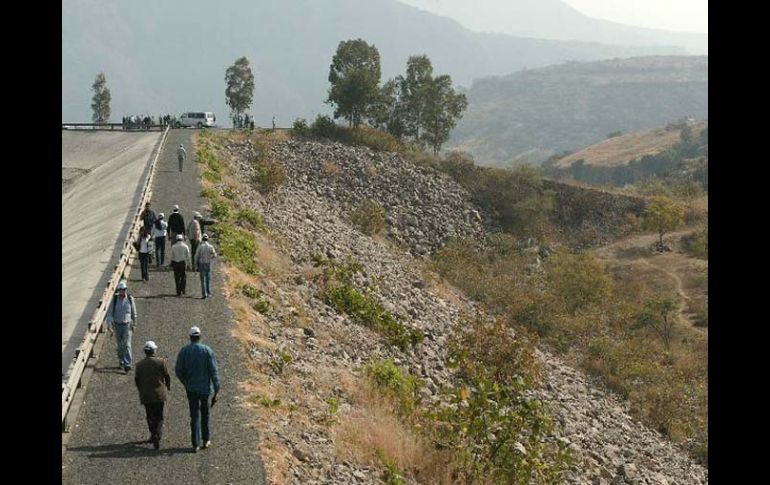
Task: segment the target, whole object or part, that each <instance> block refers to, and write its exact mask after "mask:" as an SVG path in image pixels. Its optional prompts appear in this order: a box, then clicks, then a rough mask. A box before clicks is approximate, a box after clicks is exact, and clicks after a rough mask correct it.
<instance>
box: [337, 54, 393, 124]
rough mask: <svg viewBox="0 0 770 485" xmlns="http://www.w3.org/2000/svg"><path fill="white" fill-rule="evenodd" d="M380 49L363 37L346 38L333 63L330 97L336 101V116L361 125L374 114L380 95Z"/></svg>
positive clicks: (349, 122)
mask: <svg viewBox="0 0 770 485" xmlns="http://www.w3.org/2000/svg"><path fill="white" fill-rule="evenodd" d="M380 76H381V68H380V53H379V51H378V50H377V48H376V47H375V46H374V45H369V44H367V43H366V42H365V41H364V40H362V39H356V40H347V41H342V42H340V43H339V45H338V46H337V52H336V53H335V54H334V57H333V58H332V63H331V66H329V82H330V83H331V88H329V97H328V99H327V100H326V102H327V103H329V104H333V105H336V107H335V110H334V118H335V119H337V118H340V117H342V118H345V119H346V120H347V121H348V125H350V126H358V125H359V124H360V123H361V121H363V119H364V118H365V117H370V116H372V114H373V113H372V112H373V110H374V109H375V108H376V106H377V103H378V102H379V101H380V100H381V98H380V94H381V93H380V90H379V87H378V86H379V83H380Z"/></svg>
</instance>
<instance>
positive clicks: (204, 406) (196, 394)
mask: <svg viewBox="0 0 770 485" xmlns="http://www.w3.org/2000/svg"><path fill="white" fill-rule="evenodd" d="M174 370H175V373H176V376H177V378H178V379H179V380H180V381H181V382H182V384H183V385H184V387H185V390H186V391H187V401H188V403H189V404H190V436H191V440H192V448H193V453H197V452H198V450H199V449H200V448H208V447H210V446H211V431H210V429H209V408H213V407H214V404H216V402H217V395H218V394H219V367H218V366H217V358H216V356H215V355H214V351H213V350H211V347H209V346H208V345H204V344H202V343H201V329H200V328H198V327H192V328H191V329H190V343H189V344H187V345H185V346H184V347H182V349H181V350H180V351H179V354H178V355H177V356H176V367H175V369H174ZM212 390H213V391H214V396H213V397H212V398H211V404H209V396H210V395H211V391H212Z"/></svg>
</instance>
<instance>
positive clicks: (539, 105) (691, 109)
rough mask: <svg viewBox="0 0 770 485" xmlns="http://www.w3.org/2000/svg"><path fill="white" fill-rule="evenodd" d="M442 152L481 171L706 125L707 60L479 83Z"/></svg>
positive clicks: (544, 71) (648, 62) (637, 62)
mask: <svg viewBox="0 0 770 485" xmlns="http://www.w3.org/2000/svg"><path fill="white" fill-rule="evenodd" d="M466 94H467V97H468V104H469V105H468V110H467V112H466V113H465V115H464V117H463V118H462V120H461V121H460V122H459V123H458V125H457V128H455V130H454V131H453V132H452V134H451V139H450V143H449V144H448V145H447V146H446V149H456V150H463V151H466V152H468V153H470V154H471V155H473V157H474V159H475V160H476V162H477V163H479V164H483V165H508V164H510V163H512V162H514V161H516V160H520V161H521V160H524V161H529V162H533V163H540V162H542V161H544V160H545V159H547V158H548V157H550V156H552V155H554V154H556V153H561V152H568V151H569V152H571V151H574V150H579V149H581V148H583V147H586V146H588V145H591V144H594V143H597V142H599V141H601V140H604V139H605V138H607V135H608V134H609V133H612V132H616V131H622V132H626V133H628V132H635V131H639V130H645V129H652V128H654V127H656V126H659V125H662V124H665V123H668V122H669V121H671V120H676V119H682V118H684V117H687V116H692V117H694V118H696V119H704V118H707V117H708V57H687V56H673V57H641V58H631V59H613V60H607V61H597V62H584V63H575V62H570V63H565V64H562V65H558V66H550V67H545V68H541V69H533V70H526V71H522V72H518V73H514V74H511V75H509V76H504V77H493V78H487V79H481V80H477V81H475V82H474V83H473V85H472V86H471V88H470V89H469V90H468V91H467V93H466Z"/></svg>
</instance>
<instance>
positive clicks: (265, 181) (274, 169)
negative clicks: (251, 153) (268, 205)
mask: <svg viewBox="0 0 770 485" xmlns="http://www.w3.org/2000/svg"><path fill="white" fill-rule="evenodd" d="M286 178H287V177H286V169H285V168H284V167H283V165H282V164H281V163H280V162H276V161H274V160H263V161H261V162H257V163H256V166H255V172H254V175H253V177H252V181H253V182H254V184H255V185H256V186H257V190H258V191H259V192H260V193H261V194H264V195H267V194H270V193H272V192H275V191H276V190H277V189H278V187H280V186H281V185H283V184H284V183H286Z"/></svg>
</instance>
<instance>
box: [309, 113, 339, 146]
mask: <svg viewBox="0 0 770 485" xmlns="http://www.w3.org/2000/svg"><path fill="white" fill-rule="evenodd" d="M341 130H342V127H339V126H337V124H336V123H335V122H334V120H332V119H331V118H329V117H328V116H326V115H318V116H317V117H316V119H315V121H314V122H313V124H312V125H311V126H310V133H311V134H312V135H313V136H314V137H316V138H325V139H327V140H339V139H340V138H341V136H340V132H341Z"/></svg>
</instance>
